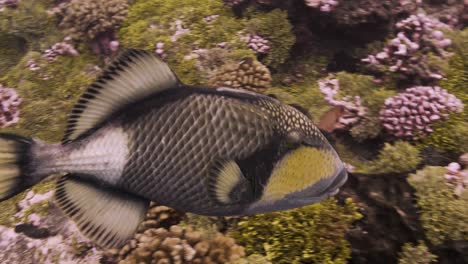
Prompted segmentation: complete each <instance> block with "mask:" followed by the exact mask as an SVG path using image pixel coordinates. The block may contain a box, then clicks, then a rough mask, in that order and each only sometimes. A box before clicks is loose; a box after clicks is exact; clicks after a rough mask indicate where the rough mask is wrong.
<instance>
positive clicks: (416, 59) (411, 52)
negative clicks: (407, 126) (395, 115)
mask: <svg viewBox="0 0 468 264" xmlns="http://www.w3.org/2000/svg"><path fill="white" fill-rule="evenodd" d="M396 28H397V29H398V30H399V32H398V33H397V36H396V38H394V39H392V40H391V41H390V42H389V43H388V45H387V46H386V47H385V48H384V49H383V50H382V51H381V52H379V53H377V54H375V55H369V56H368V57H367V58H364V59H362V61H363V62H366V63H368V64H369V65H370V66H371V67H373V68H375V69H377V70H380V71H386V70H388V71H390V72H396V73H400V74H403V75H404V76H407V77H409V76H419V77H420V78H422V79H424V80H431V79H432V80H434V79H435V80H438V79H441V78H442V77H443V76H442V75H441V74H440V73H439V72H438V71H437V70H436V69H432V68H431V67H430V66H429V62H428V56H427V53H428V52H435V54H436V55H438V56H439V57H442V58H445V57H448V56H449V55H450V53H449V52H447V51H446V48H447V47H448V46H450V45H451V44H452V41H451V40H450V39H448V38H446V37H445V36H444V33H443V32H442V31H440V30H437V28H449V26H448V25H446V24H444V23H442V22H440V21H439V20H437V19H433V18H430V17H428V16H426V15H424V14H418V15H412V16H410V17H408V18H407V19H404V20H402V21H400V22H398V23H397V24H396Z"/></svg>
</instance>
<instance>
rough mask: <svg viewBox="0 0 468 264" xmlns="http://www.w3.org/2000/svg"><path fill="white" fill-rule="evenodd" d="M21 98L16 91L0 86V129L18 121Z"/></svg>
mask: <svg viewBox="0 0 468 264" xmlns="http://www.w3.org/2000/svg"><path fill="white" fill-rule="evenodd" d="M20 103H21V98H20V97H19V96H18V94H17V93H16V91H15V90H14V89H11V88H5V87H3V86H2V85H1V84H0V127H7V126H10V125H12V124H15V123H17V122H18V121H19V105H20Z"/></svg>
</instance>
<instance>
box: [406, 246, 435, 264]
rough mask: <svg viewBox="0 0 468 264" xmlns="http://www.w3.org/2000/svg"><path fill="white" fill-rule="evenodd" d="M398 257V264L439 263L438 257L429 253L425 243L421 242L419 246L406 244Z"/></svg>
mask: <svg viewBox="0 0 468 264" xmlns="http://www.w3.org/2000/svg"><path fill="white" fill-rule="evenodd" d="M398 257H399V259H398V264H430V263H432V262H436V261H437V256H436V255H434V254H432V253H431V252H430V251H429V249H428V248H427V246H426V244H425V243H424V242H423V241H419V243H418V245H413V244H412V243H406V244H404V245H403V247H402V250H401V252H400V253H399V254H398Z"/></svg>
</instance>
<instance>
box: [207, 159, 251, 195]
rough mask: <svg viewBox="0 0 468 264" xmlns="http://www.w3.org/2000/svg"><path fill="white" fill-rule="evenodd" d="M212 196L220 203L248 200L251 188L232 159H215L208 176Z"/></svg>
mask: <svg viewBox="0 0 468 264" xmlns="http://www.w3.org/2000/svg"><path fill="white" fill-rule="evenodd" d="M208 188H209V191H210V194H211V195H212V197H213V198H214V199H215V200H216V201H217V202H219V203H221V204H237V203H242V202H247V201H250V200H251V199H252V197H253V188H252V184H251V183H250V181H248V180H247V179H246V178H245V177H244V175H243V173H242V171H241V169H240V167H239V165H238V164H237V163H236V162H235V161H234V160H222V161H216V162H215V163H214V165H213V168H212V173H211V175H210V176H209V178H208Z"/></svg>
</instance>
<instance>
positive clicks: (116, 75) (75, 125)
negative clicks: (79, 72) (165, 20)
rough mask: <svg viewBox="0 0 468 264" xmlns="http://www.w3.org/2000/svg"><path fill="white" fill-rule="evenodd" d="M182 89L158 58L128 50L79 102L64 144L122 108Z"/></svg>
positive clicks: (92, 85)
mask: <svg viewBox="0 0 468 264" xmlns="http://www.w3.org/2000/svg"><path fill="white" fill-rule="evenodd" d="M179 85H180V82H179V80H178V79H177V76H175V74H174V73H173V72H172V70H171V69H170V68H169V66H168V65H167V64H166V63H164V62H163V61H161V60H160V59H159V58H158V57H157V56H156V55H153V54H151V53H149V52H146V51H141V50H134V49H129V50H127V51H125V52H124V53H122V54H121V55H120V56H119V57H118V58H117V59H116V60H115V61H114V62H113V63H112V64H111V65H110V66H109V67H108V68H107V69H106V70H105V71H104V73H103V74H102V75H101V76H100V77H99V78H98V79H97V80H96V81H95V82H94V83H93V84H91V86H89V88H88V89H87V90H86V92H85V93H84V94H83V95H82V96H81V98H80V99H79V100H78V103H77V104H76V105H75V106H74V108H73V110H72V112H71V114H70V116H69V120H68V124H67V129H66V131H65V136H64V139H63V143H67V142H69V141H71V140H74V139H76V138H78V137H79V136H80V135H82V134H83V133H85V132H86V131H88V130H90V129H92V128H94V127H95V126H96V125H97V124H99V123H100V122H102V121H103V120H105V119H106V118H107V117H109V116H110V115H112V114H113V113H115V112H117V111H118V110H120V109H122V107H124V106H126V105H129V104H131V103H134V102H137V101H138V100H141V99H143V98H145V97H147V96H148V95H151V94H155V93H158V92H161V91H164V90H167V89H171V88H175V87H178V86H179Z"/></svg>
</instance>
